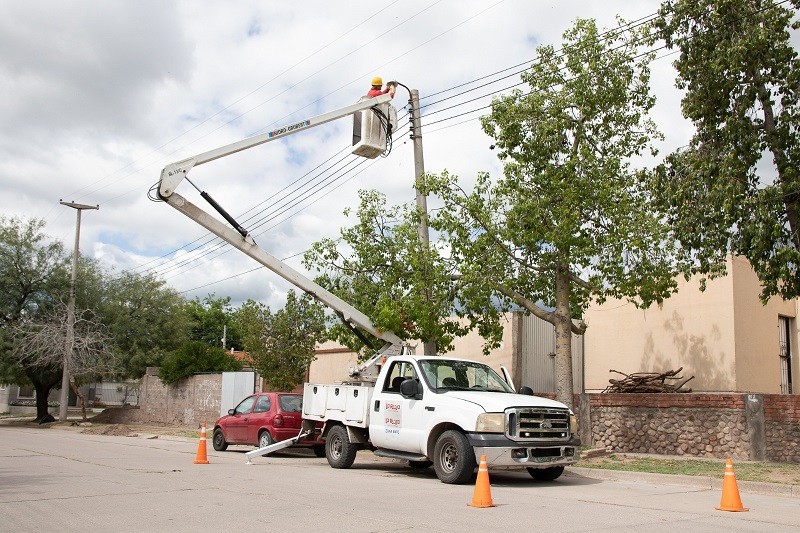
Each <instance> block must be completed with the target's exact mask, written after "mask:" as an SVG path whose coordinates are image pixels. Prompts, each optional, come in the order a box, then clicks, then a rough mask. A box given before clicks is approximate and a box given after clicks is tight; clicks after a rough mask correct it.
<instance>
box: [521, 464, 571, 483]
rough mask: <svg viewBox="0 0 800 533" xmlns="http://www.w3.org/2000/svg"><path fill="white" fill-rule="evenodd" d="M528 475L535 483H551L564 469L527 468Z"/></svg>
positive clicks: (553, 467) (560, 467)
mask: <svg viewBox="0 0 800 533" xmlns="http://www.w3.org/2000/svg"><path fill="white" fill-rule="evenodd" d="M528 473H529V474H530V475H531V477H532V478H533V479H535V480H536V481H553V480H555V479H558V478H559V477H560V476H561V474H563V473H564V467H563V466H551V467H550V468H529V469H528Z"/></svg>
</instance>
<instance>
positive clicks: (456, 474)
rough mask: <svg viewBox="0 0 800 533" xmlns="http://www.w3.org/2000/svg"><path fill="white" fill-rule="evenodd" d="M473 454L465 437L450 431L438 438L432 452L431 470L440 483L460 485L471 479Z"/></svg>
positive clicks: (458, 432) (473, 468)
mask: <svg viewBox="0 0 800 533" xmlns="http://www.w3.org/2000/svg"><path fill="white" fill-rule="evenodd" d="M476 466H477V463H476V462H475V452H474V451H473V449H472V446H470V445H469V441H467V437H466V436H464V434H463V433H461V432H460V431H456V430H454V429H450V430H448V431H445V432H444V433H442V434H441V435H440V436H439V439H438V440H437V441H436V447H435V448H434V452H433V469H434V470H435V471H436V477H438V478H439V481H441V482H442V483H453V484H461V483H466V482H467V481H469V480H470V479H472V474H473V473H474V472H475V467H476Z"/></svg>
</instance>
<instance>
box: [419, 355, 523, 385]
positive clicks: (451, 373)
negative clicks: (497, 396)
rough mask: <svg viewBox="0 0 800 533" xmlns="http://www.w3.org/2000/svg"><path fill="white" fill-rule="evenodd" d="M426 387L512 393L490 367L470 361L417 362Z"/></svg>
mask: <svg viewBox="0 0 800 533" xmlns="http://www.w3.org/2000/svg"><path fill="white" fill-rule="evenodd" d="M419 366H420V369H421V370H422V375H423V376H424V377H425V381H427V383H428V386H429V387H430V388H431V389H433V390H435V391H437V392H441V391H448V390H476V391H491V392H512V393H513V392H514V390H513V389H512V388H511V387H510V386H509V385H508V384H507V383H506V382H505V381H504V380H503V378H501V377H500V376H499V375H498V374H497V372H495V371H494V370H493V369H492V368H491V367H490V366H486V365H484V364H482V363H475V362H472V361H458V360H453V359H438V358H437V359H424V360H422V361H420V362H419Z"/></svg>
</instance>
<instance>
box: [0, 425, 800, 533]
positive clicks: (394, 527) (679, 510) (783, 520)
mask: <svg viewBox="0 0 800 533" xmlns="http://www.w3.org/2000/svg"><path fill="white" fill-rule="evenodd" d="M234 448H238V447H232V448H231V450H234ZM250 449H251V448H244V447H242V448H238V450H234V451H228V452H221V453H220V452H214V451H213V450H211V449H209V453H208V458H209V461H210V462H211V464H209V465H195V464H193V461H194V458H195V454H196V451H197V442H196V441H192V440H189V439H169V440H168V439H165V438H158V439H144V438H136V437H113V436H102V435H89V434H82V433H79V432H78V431H76V430H70V429H61V428H50V429H45V428H32V427H0V530H2V531H14V532H28V531H31V532H34V531H35V532H37V533H39V532H41V531H56V530H61V531H91V530H97V531H193V532H196V531H201V530H205V531H215V530H224V531H304V532H308V531H326V532H339V531H348V532H362V531H363V532H395V531H402V532H405V531H430V532H437V533H439V532H441V533H445V532H458V533H463V532H472V531H506V532H516V531H547V532H560V531H568V532H624V531H631V532H633V531H636V532H641V531H647V532H650V531H656V532H659V531H663V532H670V533H675V532H680V531H692V532H695V533H697V532H718V531H725V532H733V531H759V532H763V531H798V532H800V499H798V498H786V497H779V496H770V495H761V494H747V493H743V494H742V500H743V501H744V504H745V506H747V507H749V508H750V511H749V512H746V513H728V512H722V511H717V510H715V509H714V507H715V506H716V505H718V504H719V501H720V496H721V494H720V492H719V491H718V490H713V489H708V488H706V489H703V488H698V487H691V486H679V485H671V484H665V483H663V482H653V481H607V480H606V481H601V480H598V479H593V478H590V477H586V476H583V475H578V474H574V473H571V474H566V475H565V476H563V477H562V478H561V479H559V480H557V481H555V482H549V483H537V482H535V481H534V480H533V479H531V478H530V476H528V475H527V474H526V473H511V474H503V473H500V472H495V473H492V472H491V471H490V478H491V492H492V498H493V500H494V503H495V504H496V507H493V508H488V509H476V508H472V507H469V506H467V503H468V502H469V501H470V500H471V499H472V492H473V488H474V487H473V486H470V485H462V486H457V485H445V484H443V483H440V482H439V481H438V480H437V479H436V477H435V475H434V473H433V471H432V469H428V470H425V471H413V470H411V469H409V468H407V467H405V466H404V465H402V464H400V463H399V462H393V461H391V460H383V459H379V458H376V457H374V456H373V455H372V454H371V453H368V452H359V456H358V458H357V459H356V463H355V465H354V466H353V468H351V469H349V470H333V469H331V468H330V467H328V465H327V462H326V461H325V459H317V458H316V457H314V456H313V454H311V453H310V452H308V453H307V452H304V451H293V452H287V453H284V454H282V455H279V456H274V457H270V458H259V459H256V460H255V463H256V464H253V465H247V464H245V456H244V452H245V451H248V450H250Z"/></svg>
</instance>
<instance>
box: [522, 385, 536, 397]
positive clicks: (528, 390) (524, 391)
mask: <svg viewBox="0 0 800 533" xmlns="http://www.w3.org/2000/svg"><path fill="white" fill-rule="evenodd" d="M519 394H524V395H526V396H533V389H532V388H530V387H526V386H524V385H523V386H522V387H520V388H519Z"/></svg>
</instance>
